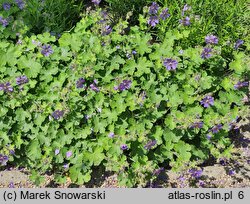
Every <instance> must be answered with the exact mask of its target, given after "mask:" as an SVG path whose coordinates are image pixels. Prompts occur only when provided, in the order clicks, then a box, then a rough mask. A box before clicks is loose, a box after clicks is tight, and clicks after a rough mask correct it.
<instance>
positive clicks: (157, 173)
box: [153, 167, 164, 176]
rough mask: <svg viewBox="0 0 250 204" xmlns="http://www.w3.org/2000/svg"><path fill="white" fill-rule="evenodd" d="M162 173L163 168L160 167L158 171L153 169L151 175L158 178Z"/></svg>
mask: <svg viewBox="0 0 250 204" xmlns="http://www.w3.org/2000/svg"><path fill="white" fill-rule="evenodd" d="M162 171H164V167H161V168H159V169H155V170H154V171H153V175H156V176H158V175H159V174H160V173H161V172H162Z"/></svg>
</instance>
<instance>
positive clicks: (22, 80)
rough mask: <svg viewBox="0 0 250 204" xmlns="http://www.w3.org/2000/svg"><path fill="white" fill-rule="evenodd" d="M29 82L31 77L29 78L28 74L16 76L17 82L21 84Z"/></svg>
mask: <svg viewBox="0 0 250 204" xmlns="http://www.w3.org/2000/svg"><path fill="white" fill-rule="evenodd" d="M28 82H29V79H28V78H27V76H25V75H23V76H19V77H17V78H16V84H17V85H19V86H21V85H23V84H26V83H28Z"/></svg>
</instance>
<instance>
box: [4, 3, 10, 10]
mask: <svg viewBox="0 0 250 204" xmlns="http://www.w3.org/2000/svg"><path fill="white" fill-rule="evenodd" d="M10 7H11V5H10V4H9V3H3V9H4V10H5V11H8V10H10Z"/></svg>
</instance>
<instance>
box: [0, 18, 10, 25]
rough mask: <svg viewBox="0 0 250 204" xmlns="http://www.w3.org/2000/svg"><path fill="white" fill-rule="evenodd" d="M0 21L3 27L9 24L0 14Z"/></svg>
mask: <svg viewBox="0 0 250 204" xmlns="http://www.w3.org/2000/svg"><path fill="white" fill-rule="evenodd" d="M0 23H1V24H2V26H3V27H6V26H7V25H9V22H8V20H7V19H6V18H3V17H2V16H0Z"/></svg>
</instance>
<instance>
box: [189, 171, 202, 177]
mask: <svg viewBox="0 0 250 204" xmlns="http://www.w3.org/2000/svg"><path fill="white" fill-rule="evenodd" d="M202 172H203V171H202V170H196V169H190V170H189V173H191V176H192V177H194V178H200V177H201V175H202Z"/></svg>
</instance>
